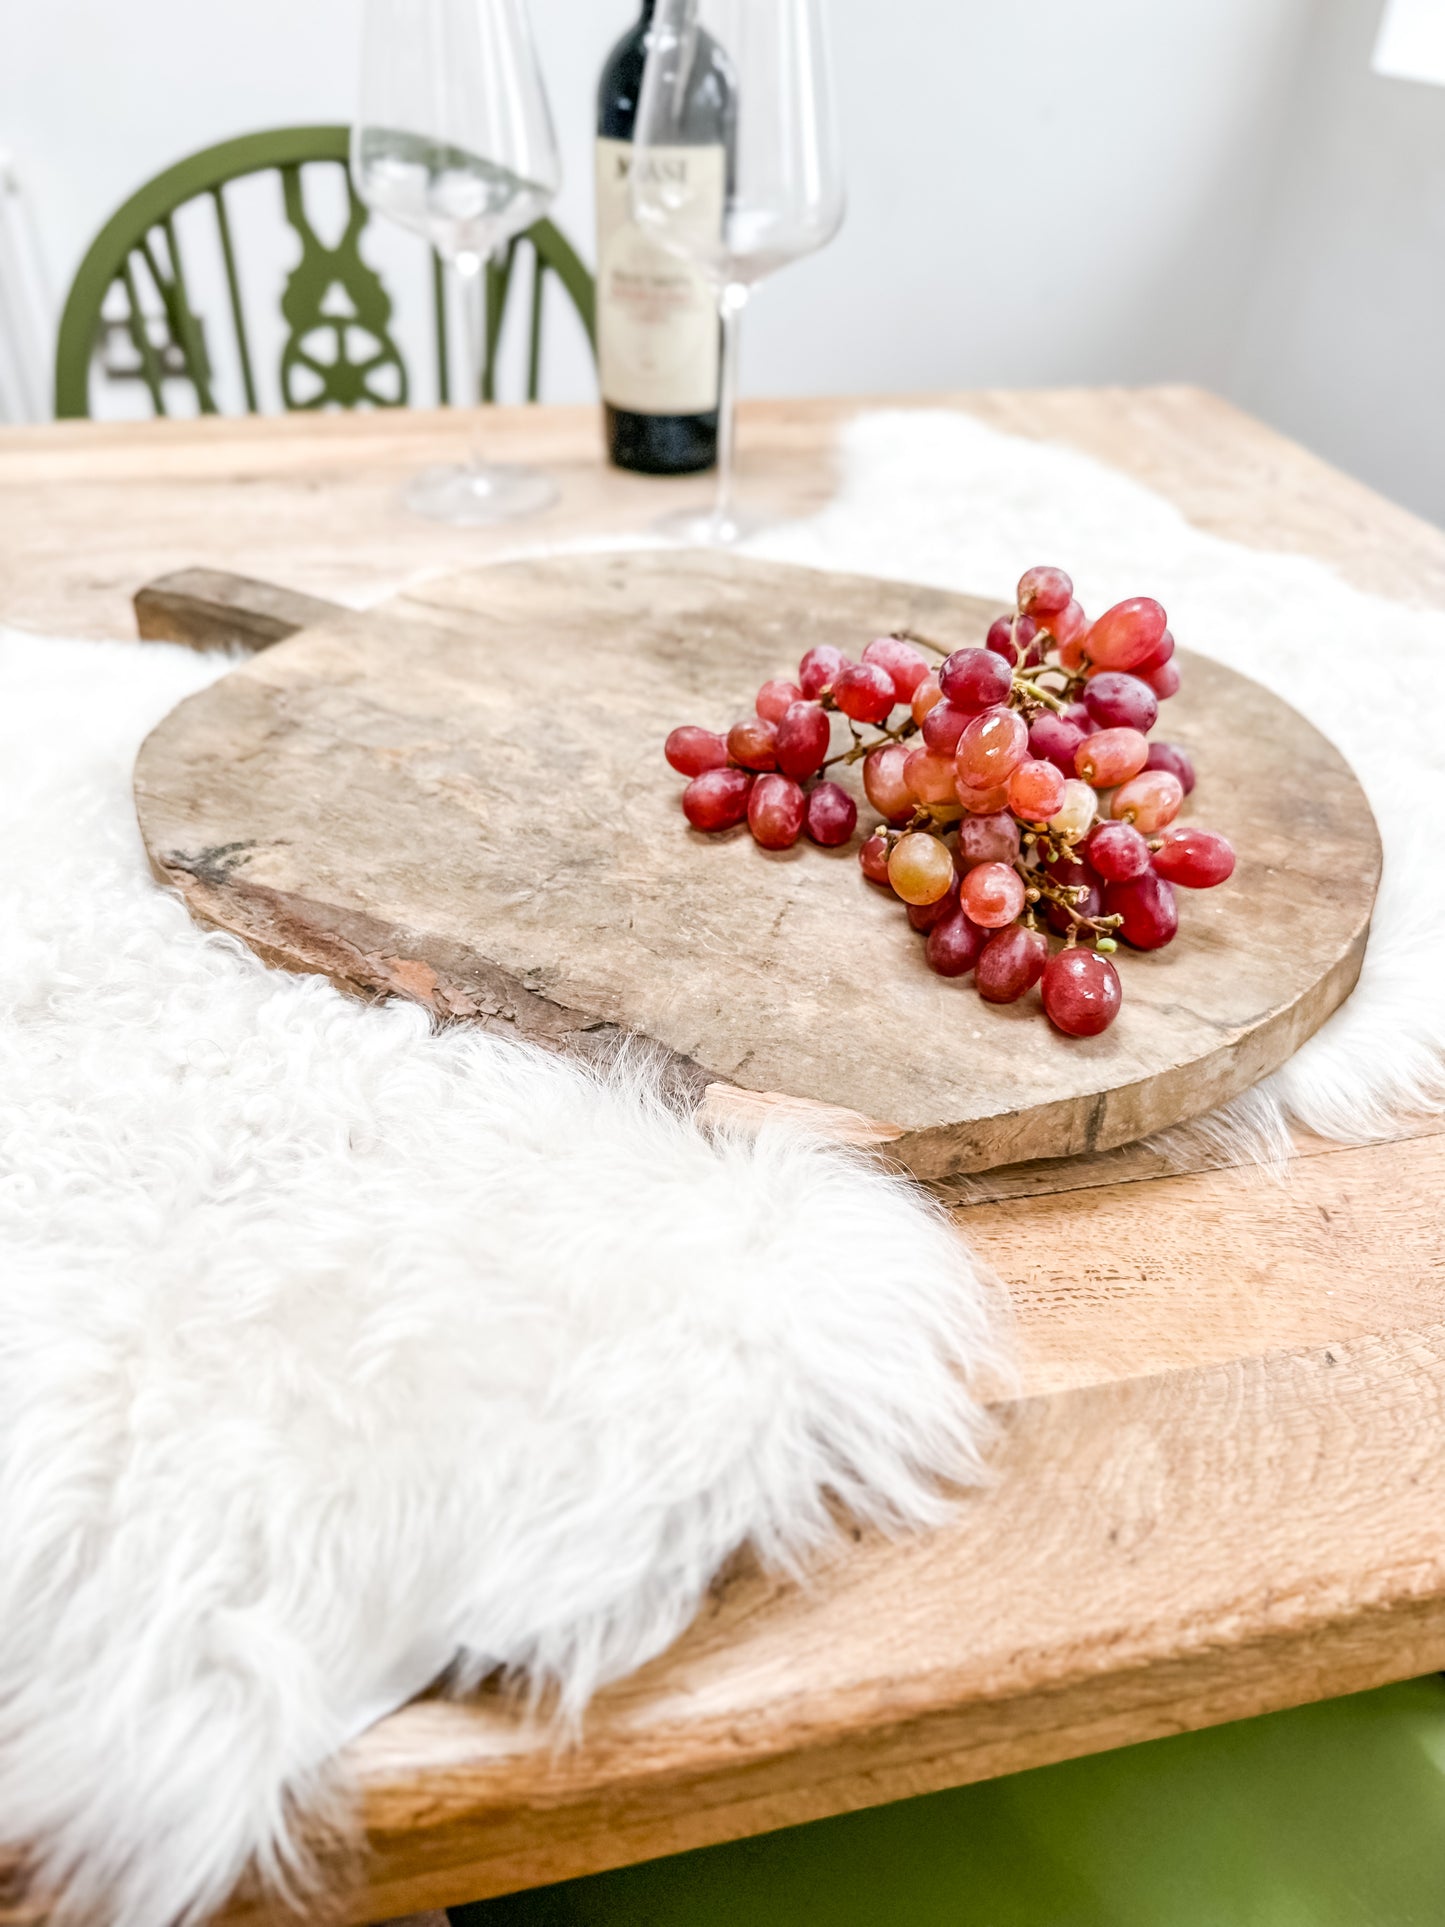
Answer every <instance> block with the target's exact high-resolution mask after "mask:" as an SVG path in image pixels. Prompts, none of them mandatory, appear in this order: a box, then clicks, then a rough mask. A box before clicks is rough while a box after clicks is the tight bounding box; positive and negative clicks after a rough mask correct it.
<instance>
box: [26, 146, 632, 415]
mask: <svg viewBox="0 0 1445 1927" xmlns="http://www.w3.org/2000/svg"><path fill="white" fill-rule="evenodd" d="M349 140H350V133H349V129H347V128H345V127H281V128H273V129H270V130H268V131H267V132H265V133H260V134H246V135H243V136H242V137H241V138H240V139H237V140H229V141H222V142H221V143H220V144H219V145H218V146H215V147H208V148H205V149H204V150H203V151H202V152H201V153H199V154H192V155H191V156H190V157H189V158H188V159H186V160H183V161H178V162H177V163H176V165H175V166H174V167H169V168H167V169H166V170H165V172H164V173H162V174H158V175H157V176H156V177H155V179H154V180H152V181H149V182H148V183H147V184H146V185H145V186H144V187H142V188H141V189H140V190H139V191H138V192H137V193H135V194H133V195H132V196H131V197H130V199H129V200H128V201H127V202H126V203H125V204H124V206H123V207H121V208H119V209H118V210H117V211H116V213H115V214H114V215H112V217H111V218H110V220H109V221H107V222H106V224H105V226H104V227H103V228H102V229H101V231H100V233H99V234H98V235H97V236H96V238H95V240H94V242H93V243H92V244H91V247H90V250H89V252H88V253H87V255H86V257H85V259H84V260H83V261H82V262H81V264H80V267H79V268H78V269H77V271H76V275H75V279H74V281H73V282H72V284H71V289H70V294H69V297H68V299H67V301H66V304H65V312H64V314H63V315H62V317H61V322H60V335H59V339H58V342H57V344H56V356H55V412H56V414H57V416H61V417H65V416H84V415H88V414H89V413H90V382H91V368H92V362H93V360H94V356H95V349H96V344H97V340H98V338H99V336H100V332H101V327H102V320H103V309H104V306H105V303H106V300H107V298H108V297H109V296H110V294H111V290H112V289H113V288H114V289H118V290H119V293H118V295H117V297H116V298H117V300H118V301H120V302H122V303H123V311H122V313H121V315H120V317H119V324H118V325H119V326H121V327H122V328H123V329H124V331H125V333H126V335H127V336H128V338H129V341H130V344H131V347H132V349H133V350H134V354H135V357H136V367H137V373H138V375H139V377H140V378H141V380H143V382H144V384H145V387H146V389H147V390H148V392H149V395H150V400H151V405H152V407H153V408H154V409H155V412H156V413H157V414H160V415H164V414H166V413H167V412H168V409H167V405H166V394H165V385H166V382H167V381H168V380H171V379H175V378H180V379H182V380H184V381H185V382H188V383H189V384H190V386H191V388H192V389H193V390H194V394H195V401H196V405H197V407H198V408H199V409H200V412H201V413H202V414H215V413H217V412H219V411H218V408H217V402H216V393H215V371H214V368H213V366H212V363H211V357H210V352H209V348H208V342H207V332H208V331H207V329H206V327H205V325H204V324H203V322H202V319H201V317H200V315H199V314H198V311H197V308H196V306H195V304H194V303H193V301H192V294H191V288H190V286H189V285H188V281H187V274H186V264H185V260H184V258H183V256H182V252H181V243H180V239H179V237H178V233H177V215H178V214H179V213H180V211H181V210H182V209H183V208H187V207H188V206H189V204H191V203H207V202H208V203H209V205H210V211H211V218H212V220H213V222H214V226H215V235H216V241H217V244H218V248H219V257H220V261H221V263H222V265H223V267H224V283H225V290H226V305H227V307H228V308H229V321H230V332H231V335H232V338H233V341H234V345H235V351H236V361H237V365H238V369H239V376H240V390H241V392H242V393H243V395H244V398H245V406H246V409H247V411H248V412H250V413H252V414H254V413H256V412H258V410H259V407H260V401H259V397H258V390H257V382H256V367H255V359H254V355H253V349H252V342H251V336H250V331H249V330H248V328H247V322H246V312H245V306H244V303H243V300H242V294H241V275H240V270H239V264H238V255H237V248H236V241H235V234H234V230H233V223H232V220H231V216H230V213H229V212H228V209H227V203H226V189H227V188H228V186H230V185H231V184H232V183H233V182H237V181H239V180H241V179H242V178H243V177H245V176H248V175H253V174H264V173H274V174H277V175H279V176H280V182H281V210H282V212H283V214H284V217H285V220H286V221H287V222H288V223H289V225H290V227H291V228H292V230H293V232H294V234H295V236H296V239H297V240H298V241H299V243H300V248H301V254H300V259H299V260H298V261H297V263H296V265H295V267H294V268H293V269H292V270H291V272H290V274H289V276H288V278H287V280H286V285H285V288H284V290H283V292H282V295H281V301H280V311H281V317H282V320H283V322H284V325H285V330H286V333H285V341H284V345H283V347H282V351H281V361H280V392H281V399H282V402H283V404H284V406H285V407H287V408H324V407H327V406H339V407H343V408H353V407H357V406H364V405H372V406H376V407H381V408H389V407H390V408H394V407H401V406H403V405H404V404H405V403H406V402H407V400H408V398H409V395H410V392H411V386H412V384H411V381H410V379H409V375H408V370H407V367H406V363H405V360H404V358H403V356H402V353H401V350H400V348H399V347H398V345H397V343H396V340H395V339H394V336H393V333H392V326H391V324H392V300H391V296H390V295H389V294H388V293H387V290H386V288H385V286H384V284H383V282H382V280H381V277H380V275H378V273H377V272H376V270H375V269H374V268H373V267H371V266H370V265H369V263H368V262H366V261H365V260H364V259H363V258H362V254H361V247H360V241H361V235H362V232H363V231H364V229H365V227H366V224H367V210H366V208H365V207H364V206H363V204H362V203H361V201H360V200H359V199H358V198H357V195H356V192H355V189H354V188H353V187H352V184H351V175H350V168H349V165H348V148H349ZM322 165H329V166H330V167H331V168H332V169H335V168H340V170H341V172H342V175H343V177H344V182H345V187H344V192H345V196H346V210H347V212H346V223H345V227H344V230H343V232H342V233H341V235H340V238H339V239H338V240H336V241H335V242H334V243H333V244H331V245H328V244H327V243H326V242H324V241H323V240H322V238H321V235H320V233H319V232H318V229H317V226H316V224H315V222H314V220H313V219H312V217H311V215H310V213H309V212H308V206H307V201H306V195H305V188H304V182H305V180H306V179H307V178H308V176H307V175H306V174H305V173H304V172H303V170H307V169H310V168H313V167H319V166H322ZM519 242H520V243H525V245H526V247H527V248H528V249H529V251H530V254H531V262H532V273H531V313H530V317H529V322H528V356H527V362H528V367H527V399H528V401H535V400H536V399H537V395H538V390H539V386H540V382H541V356H542V315H543V303H544V296H545V291H546V290H545V283H546V278H547V276H548V275H549V274H551V275H555V277H556V278H557V280H559V281H560V282H561V284H562V286H563V287H564V288H565V289H566V291H567V293H568V295H569V296H570V297H571V300H572V303H573V305H574V307H575V308H576V310H577V313H578V315H579V317H580V318H581V321H582V325H583V327H584V328H585V330H586V333H587V338H588V340H589V342H592V343H593V345H594V349H595V321H594V291H593V281H592V276H591V275H590V273H589V272H588V270H587V269H586V267H585V266H584V265H583V263H582V262H581V260H580V259H579V258H578V256H577V254H576V252H575V250H574V249H573V248H572V246H571V245H570V243H569V242H568V241H567V239H566V237H565V236H564V235H563V234H562V233H561V232H560V230H559V229H557V228H556V227H554V226H553V224H552V223H551V222H550V221H538V222H537V224H536V225H535V226H534V227H532V228H530V229H528V231H527V233H526V234H525V235H522V236H519V237H518V239H517V240H516V241H513V242H512V244H511V246H510V247H509V248H508V249H507V251H506V253H505V254H504V255H503V256H502V257H501V258H500V259H499V260H496V261H493V262H491V263H490V264H489V265H488V269H487V277H486V339H485V354H484V365H483V374H482V384H481V396H480V399H481V400H483V401H493V400H495V399H496V363H497V351H498V346H499V343H500V340H501V334H502V324H503V321H504V319H505V317H506V312H507V303H508V299H509V296H510V294H511V291H512V287H513V284H514V281H515V279H516V275H515V269H516V266H517V262H518V259H519ZM431 282H432V286H431V305H432V323H433V330H434V337H435V346H436V390H437V396H438V399H439V400H441V401H442V402H449V401H450V400H451V399H452V396H451V383H450V377H449V372H448V359H449V355H448V326H447V303H446V292H445V281H444V277H443V273H442V264H441V261H440V259H439V258H438V256H437V255H436V253H435V252H434V251H433V252H432V258H431ZM147 290H148V291H149V293H150V295H151V297H152V301H151V305H150V307H149V309H148V308H147V306H146V304H145V301H144V298H143V297H144V294H145V293H146V292H147ZM113 325H115V324H113Z"/></svg>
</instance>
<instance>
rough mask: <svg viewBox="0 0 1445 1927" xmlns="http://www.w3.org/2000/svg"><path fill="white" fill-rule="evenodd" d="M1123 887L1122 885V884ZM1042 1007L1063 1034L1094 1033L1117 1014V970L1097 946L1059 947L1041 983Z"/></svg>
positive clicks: (1119, 993)
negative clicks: (1092, 947)
mask: <svg viewBox="0 0 1445 1927" xmlns="http://www.w3.org/2000/svg"><path fill="white" fill-rule="evenodd" d="M1121 887H1122V886H1121ZM1042 995H1043V1000H1044V1011H1045V1013H1046V1014H1047V1016H1048V1019H1049V1022H1050V1023H1051V1024H1052V1025H1053V1026H1054V1028H1055V1029H1056V1030H1061V1031H1062V1032H1063V1033H1064V1035H1065V1036H1066V1037H1097V1036H1098V1035H1099V1033H1100V1031H1104V1030H1107V1029H1108V1028H1109V1026H1110V1024H1112V1023H1113V1021H1114V1019H1115V1018H1116V1017H1117V1016H1118V1015H1119V1005H1120V1004H1121V1003H1122V1002H1123V996H1124V993H1123V991H1122V990H1121V989H1120V988H1119V973H1118V971H1117V970H1115V968H1114V966H1113V964H1112V963H1110V961H1109V959H1108V958H1107V957H1101V956H1100V955H1099V953H1098V952H1097V951H1096V950H1080V949H1077V948H1075V949H1072V950H1061V951H1059V953H1058V955H1057V956H1054V957H1051V958H1050V959H1049V963H1048V966H1047V968H1046V969H1045V971H1044V975H1043V983H1042Z"/></svg>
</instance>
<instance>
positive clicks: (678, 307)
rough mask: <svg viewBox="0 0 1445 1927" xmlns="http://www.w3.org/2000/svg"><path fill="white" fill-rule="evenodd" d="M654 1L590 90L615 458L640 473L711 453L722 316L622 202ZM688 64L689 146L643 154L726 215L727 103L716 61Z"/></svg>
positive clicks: (690, 465) (601, 325)
mask: <svg viewBox="0 0 1445 1927" xmlns="http://www.w3.org/2000/svg"><path fill="white" fill-rule="evenodd" d="M654 4H655V0H642V13H641V16H640V18H639V19H638V21H637V24H636V25H635V26H634V27H633V28H632V29H631V31H630V32H628V33H626V34H624V35H623V37H622V38H621V40H619V41H618V43H617V45H616V46H615V47H614V48H613V49H612V52H611V54H610V55H609V57H608V60H607V63H606V65H605V66H604V68H603V70H602V80H601V84H600V86H599V88H598V94H597V135H598V139H597V350H598V363H599V368H600V374H601V383H602V406H603V414H604V417H605V421H606V430H607V449H608V453H609V455H610V456H611V458H612V460H613V461H614V462H616V463H617V465H618V467H619V468H634V469H640V470H641V471H642V472H643V473H644V474H646V475H687V474H691V473H693V472H694V471H695V470H697V469H703V468H711V467H712V466H713V464H714V462H715V461H716V460H717V423H718V411H717V401H718V382H719V375H720V355H719V325H718V311H717V297H716V295H715V294H714V292H713V290H712V289H711V288H710V287H709V285H708V283H707V281H706V280H705V279H704V278H703V276H702V275H701V274H700V273H699V272H698V271H697V270H696V269H695V268H693V267H692V266H691V265H690V264H689V263H688V262H686V261H683V260H680V259H679V258H678V257H677V256H675V255H671V254H668V253H667V252H666V251H665V250H664V249H663V248H661V247H660V246H659V245H658V244H657V242H655V241H654V240H652V239H651V238H650V237H649V236H647V235H645V234H643V233H642V232H641V231H640V230H639V229H638V227H637V226H636V224H635V223H634V222H633V219H632V213H631V208H630V206H629V202H628V177H629V173H630V169H631V166H632V135H633V127H634V124H635V122H636V119H637V97H638V94H639V92H640V91H641V88H642V69H643V65H644V63H645V61H646V58H647V42H648V33H649V30H650V28H651V24H652V14H653V7H654ZM710 50H711V43H708V47H707V50H706V51H709V52H710ZM695 72H696V78H695V79H694V81H693V83H692V86H691V88H690V92H689V101H688V113H687V115H686V117H685V130H686V136H687V144H686V145H685V146H679V147H677V148H676V149H672V150H669V151H668V152H667V153H666V154H661V155H653V156H650V157H649V158H650V162H651V164H653V165H661V166H667V167H673V168H676V169H678V170H679V176H678V178H679V180H680V181H681V182H683V183H684V184H685V185H686V187H687V189H688V193H689V196H690V199H691V202H692V207H691V213H692V215H693V218H698V219H708V218H712V215H711V210H712V207H713V204H714V203H715V205H716V219H717V221H718V223H719V224H721V221H722V213H723V195H724V193H725V191H726V175H727V153H728V139H729V132H730V128H731V120H732V102H731V100H730V98H729V94H728V87H727V81H726V77H725V75H724V72H723V70H722V67H721V64H720V63H719V62H717V61H715V60H713V59H711V58H708V57H704V58H701V59H700V60H699V62H698V65H697V68H696V70H695Z"/></svg>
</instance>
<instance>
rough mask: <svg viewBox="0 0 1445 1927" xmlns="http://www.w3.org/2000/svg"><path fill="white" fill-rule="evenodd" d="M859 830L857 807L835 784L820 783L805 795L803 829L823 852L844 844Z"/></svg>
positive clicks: (845, 792) (843, 790)
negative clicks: (806, 805) (806, 800)
mask: <svg viewBox="0 0 1445 1927" xmlns="http://www.w3.org/2000/svg"><path fill="white" fill-rule="evenodd" d="M857 827H858V805H857V804H856V803H855V802H854V801H853V799H852V797H851V796H850V795H849V794H848V792H847V790H845V789H843V788H841V787H840V786H839V785H838V784H837V783H819V785H818V787H817V788H816V789H815V790H812V791H811V792H810V793H809V796H808V807H807V813H806V815H805V816H804V819H803V828H804V829H805V830H806V831H807V832H808V835H809V836H810V837H811V838H812V839H813V841H814V842H815V843H820V844H821V845H822V846H823V848H824V849H825V850H835V849H837V847H838V845H839V844H840V843H846V842H847V841H848V838H849V837H850V836H851V835H852V834H853V832H854V830H855V829H856V828H857Z"/></svg>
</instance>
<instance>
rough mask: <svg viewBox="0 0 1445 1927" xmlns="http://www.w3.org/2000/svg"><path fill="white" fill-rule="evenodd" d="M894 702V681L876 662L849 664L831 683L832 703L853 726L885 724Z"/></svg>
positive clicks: (895, 700) (895, 698)
mask: <svg viewBox="0 0 1445 1927" xmlns="http://www.w3.org/2000/svg"><path fill="white" fill-rule="evenodd" d="M897 700H898V698H897V696H896V695H895V693H894V689H893V678H892V677H891V676H890V675H889V673H888V671H887V670H886V669H880V668H879V666H878V664H877V663H876V662H853V663H849V665H848V667H847V668H846V669H843V670H840V671H839V673H838V678H837V681H836V682H835V683H834V684H833V701H834V702H835V703H836V704H837V705H838V707H839V709H841V710H842V712H843V714H844V715H845V716H851V717H852V718H853V721H854V722H855V723H886V722H887V720H888V718H889V716H890V715H891V713H892V710H893V705H894V703H896V702H897Z"/></svg>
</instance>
